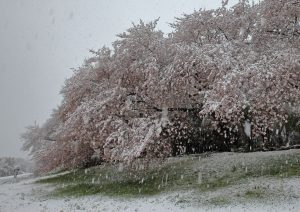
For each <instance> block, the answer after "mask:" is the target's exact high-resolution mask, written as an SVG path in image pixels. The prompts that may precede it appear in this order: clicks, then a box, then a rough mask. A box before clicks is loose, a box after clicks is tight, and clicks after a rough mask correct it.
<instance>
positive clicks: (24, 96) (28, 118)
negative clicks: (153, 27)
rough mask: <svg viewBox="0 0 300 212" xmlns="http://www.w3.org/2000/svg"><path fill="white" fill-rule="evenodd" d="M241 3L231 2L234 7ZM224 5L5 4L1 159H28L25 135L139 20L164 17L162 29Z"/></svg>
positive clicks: (210, 1)
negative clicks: (85, 67) (75, 70)
mask: <svg viewBox="0 0 300 212" xmlns="http://www.w3.org/2000/svg"><path fill="white" fill-rule="evenodd" d="M237 1H238V0H231V1H230V3H231V4H233V3H235V2H237ZM220 5H221V0H88V1H87V0H0V157H2V156H20V157H22V156H25V153H23V152H21V151H20V148H21V145H22V144H21V141H20V139H19V138H20V134H21V133H22V132H23V131H24V127H25V126H27V125H29V124H33V123H34V122H35V121H37V122H38V123H43V122H44V121H45V120H46V119H47V118H48V117H49V114H50V113H51V111H52V109H53V108H55V107H56V106H57V105H59V103H60V101H61V96H60V95H59V91H60V89H61V87H62V85H63V82H64V80H65V79H66V78H67V77H70V76H71V74H72V71H71V70H70V68H72V67H78V66H79V65H80V64H82V62H83V60H84V58H86V57H88V56H89V53H88V49H98V48H100V47H102V46H103V45H107V46H109V45H110V43H111V42H112V41H114V40H115V39H116V37H115V35H116V34H118V33H120V32H123V31H125V30H126V29H127V28H129V27H130V26H131V23H132V22H137V21H138V20H139V19H142V20H145V21H150V20H154V19H156V18H158V17H160V22H159V24H158V28H159V29H161V30H163V31H164V32H170V31H171V29H170V27H169V26H168V23H170V22H172V21H173V20H174V17H179V16H181V14H183V13H191V12H193V10H194V9H196V10H198V9H199V8H201V7H202V8H207V9H210V8H216V7H218V6H220Z"/></svg>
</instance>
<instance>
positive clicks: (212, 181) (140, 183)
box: [0, 149, 300, 211]
mask: <svg viewBox="0 0 300 212" xmlns="http://www.w3.org/2000/svg"><path fill="white" fill-rule="evenodd" d="M299 161H300V150H298V149H295V150H287V151H274V152H256V153H205V154H199V155H190V156H184V157H176V158H169V159H168V160H167V161H166V162H164V163H163V164H162V165H160V166H158V165H157V166H155V167H154V166H153V167H150V168H149V169H148V170H147V171H142V170H137V171H128V170H125V169H122V168H121V167H120V166H119V165H115V166H112V165H103V166H98V167H93V168H89V169H79V170H73V171H71V172H64V173H60V174H58V175H54V176H53V175H50V176H47V177H42V178H32V179H29V180H24V181H23V180H21V179H19V180H20V182H16V183H12V180H13V179H12V180H11V181H7V178H6V183H5V182H4V181H3V180H1V179H3V178H1V179H0V184H1V192H0V205H1V207H0V211H39V210H41V209H42V210H43V211H58V209H59V210H61V211H82V210H84V211H105V210H106V211H202V210H203V211H206V210H209V211H219V210H222V211H223V210H228V211H240V210H245V209H247V211H271V210H272V211H298V210H299V208H300V205H299V202H300V201H299V200H300V193H299V191H300V162H299ZM27 177H28V176H27ZM24 207H25V208H24Z"/></svg>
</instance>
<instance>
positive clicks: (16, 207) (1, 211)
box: [0, 152, 300, 212]
mask: <svg viewBox="0 0 300 212" xmlns="http://www.w3.org/2000/svg"><path fill="white" fill-rule="evenodd" d="M269 154H272V155H275V156H276V155H278V156H279V155H282V154H285V153H283V152H272V153H255V154H243V155H231V153H221V154H215V155H213V156H212V157H210V158H209V159H204V160H203V163H204V164H205V163H206V160H207V162H208V161H211V163H214V164H215V165H222V167H226V163H230V164H228V166H230V167H231V166H232V161H231V162H229V160H228V158H231V160H238V158H240V159H241V156H243V158H244V159H245V160H246V161H247V160H251V159H252V160H254V159H255V158H257V157H259V158H264V157H265V156H267V155H269ZM236 157H237V158H236ZM221 160H223V163H222V162H221ZM210 165H211V164H210ZM37 179H40V178H35V177H34V176H33V175H32V174H22V175H19V176H18V178H17V179H14V178H13V177H12V176H10V177H2V178H0V212H15V211H16V212H35V211H37V212H39V211H43V212H46V211H59V212H63V211H64V212H67V211H68V212H69V211H70V212H71V211H90V212H91V211H93V212H94V211H115V212H121V211H127V212H148V211H149V212H150V211H154V212H155V211H157V212H164V211H174V212H179V211H183V212H194V211H195V212H196V211H197V212H201V211H213V212H216V211H234V212H235V211H253V212H254V211H255V212H256V211H272V212H274V211H295V212H296V211H297V212H298V211H300V178H299V177H295V178H285V179H279V180H278V179H273V178H264V177H261V178H255V180H253V179H252V180H250V181H245V182H244V183H243V184H237V185H234V186H232V187H230V188H223V189H219V190H218V191H211V192H208V193H203V194H200V195H199V193H198V194H195V193H193V191H189V192H187V191H184V192H177V193H168V194H161V195H157V196H153V197H147V198H146V197H144V198H136V199H122V198H109V197H105V196H101V195H95V196H87V197H80V198H75V197H72V198H70V197H61V198H59V197H51V196H49V194H50V193H51V191H53V189H54V188H53V187H52V186H51V185H45V184H35V183H34V181H35V180H37ZM249 187H251V188H255V187H260V188H264V187H267V188H268V190H269V191H272V194H271V195H270V197H269V198H268V199H267V200H266V199H263V200H259V199H253V200H249V201H245V202H234V201H233V203H232V202H231V203H230V204H229V205H224V206H215V205H214V206H213V205H209V204H205V201H206V200H207V199H212V198H214V197H219V196H220V194H221V195H223V196H225V197H226V196H230V195H229V194H231V196H232V194H236V193H238V192H239V191H243V190H245V188H249Z"/></svg>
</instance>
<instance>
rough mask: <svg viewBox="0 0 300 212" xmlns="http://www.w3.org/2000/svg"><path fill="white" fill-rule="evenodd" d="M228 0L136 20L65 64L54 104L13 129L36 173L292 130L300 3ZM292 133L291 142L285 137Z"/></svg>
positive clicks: (266, 140) (271, 140)
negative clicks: (161, 21) (75, 64)
mask: <svg viewBox="0 0 300 212" xmlns="http://www.w3.org/2000/svg"><path fill="white" fill-rule="evenodd" d="M227 2H228V1H223V2H222V7H220V8H218V9H214V10H199V11H195V12H194V13H192V14H190V15H184V16H183V17H181V18H177V19H176V21H175V22H174V23H173V24H171V26H172V27H173V29H174V31H173V32H172V33H170V34H168V35H167V36H165V35H164V34H163V32H161V31H160V30H157V29H156V24H157V22H158V20H155V21H153V22H150V23H144V22H142V21H140V23H139V24H137V25H133V26H132V27H131V28H130V29H128V30H127V31H126V32H124V33H122V34H119V35H118V40H117V41H115V42H114V43H113V47H112V49H110V48H106V47H103V48H102V49H100V50H98V51H91V52H92V53H93V55H94V56H93V57H91V58H90V59H88V60H86V61H85V63H84V65H83V66H82V67H80V68H78V69H76V70H74V75H73V76H72V77H71V78H70V79H68V80H66V82H65V85H64V87H63V89H62V91H61V94H62V95H63V102H62V104H61V105H60V106H59V108H58V109H56V110H55V111H54V112H53V114H52V115H51V117H50V119H49V120H48V121H47V122H46V123H45V124H43V125H42V126H41V127H40V126H38V125H34V126H30V127H28V130H27V131H26V132H25V133H24V134H23V135H22V138H23V140H24V148H23V149H24V150H29V151H30V152H31V154H32V155H33V157H34V158H35V159H36V160H37V164H38V168H39V170H40V171H49V170H53V169H55V168H72V167H76V166H82V165H93V164H97V163H99V162H102V161H105V162H110V163H115V162H123V163H125V164H127V165H130V164H132V163H133V162H134V161H135V160H136V159H138V158H143V159H144V161H150V160H151V159H153V158H165V157H168V156H170V155H178V154H182V153H193V152H202V151H208V150H221V151H224V150H231V149H232V148H240V147H242V148H244V149H245V150H247V149H248V150H251V149H253V148H255V147H258V146H260V147H268V146H280V145H285V144H287V143H288V142H290V141H291V134H292V135H293V136H294V137H295V136H297V131H298V133H299V132H300V129H299V128H300V126H299V125H300V122H299V116H300V115H299V114H300V109H299V108H300V88H299V86H300V49H299V48H300V45H299V44H300V20H299V14H300V2H299V1H298V0H264V1H262V2H260V3H259V4H250V3H249V2H248V1H247V0H240V2H239V3H238V4H236V5H235V6H234V7H232V8H227V7H226V5H227ZM294 140H295V139H294Z"/></svg>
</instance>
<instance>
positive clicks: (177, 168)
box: [36, 152, 300, 202]
mask: <svg viewBox="0 0 300 212" xmlns="http://www.w3.org/2000/svg"><path fill="white" fill-rule="evenodd" d="M299 153H300V152H299ZM299 153H297V154H287V155H283V156H280V157H275V156H270V157H267V158H265V159H263V160H261V161H260V163H259V164H253V163H251V162H249V163H248V164H244V163H243V164H239V163H236V164H233V165H232V166H231V167H228V169H227V171H220V170H217V168H215V167H210V168H211V170H212V171H211V172H206V173H203V171H202V172H200V171H199V170H200V169H197V167H203V163H208V164H209V160H210V158H205V159H203V160H202V159H201V158H200V160H199V158H198V157H192V156H189V157H185V158H180V159H177V160H173V161H172V162H166V163H164V164H163V165H161V166H157V167H154V168H149V169H147V170H136V171H135V170H126V169H124V170H123V171H120V170H119V168H118V166H116V165H115V166H113V165H102V166H98V167H92V168H89V169H77V170H73V171H72V172H70V173H67V174H63V175H58V176H55V177H49V178H45V179H41V180H38V181H37V182H36V183H50V184H54V185H56V186H57V189H56V190H55V192H54V195H56V196H85V195H93V194H104V195H107V196H123V197H140V196H151V195H155V194H159V193H162V192H170V191H178V190H180V191H184V190H194V191H197V192H207V191H213V190H218V189H221V188H225V187H228V186H232V185H234V184H237V183H240V182H242V181H244V180H248V179H251V178H256V177H261V176H267V177H276V178H277V177H278V178H287V177H295V176H300V164H299V161H300V154H299ZM216 157H217V155H216ZM251 192H252V193H251ZM253 192H254V191H249V192H248V193H246V194H245V196H246V197H251V196H253V197H255V196H258V195H259V194H258V193H253ZM217 201H218V200H216V202H217ZM224 201H225V200H224ZM220 202H222V201H221V200H220Z"/></svg>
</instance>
